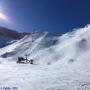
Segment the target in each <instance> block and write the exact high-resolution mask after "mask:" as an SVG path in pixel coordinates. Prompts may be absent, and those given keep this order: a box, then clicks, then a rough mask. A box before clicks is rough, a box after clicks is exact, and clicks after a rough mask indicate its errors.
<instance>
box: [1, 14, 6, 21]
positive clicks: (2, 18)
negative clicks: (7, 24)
mask: <svg viewBox="0 0 90 90" xmlns="http://www.w3.org/2000/svg"><path fill="white" fill-rule="evenodd" d="M0 20H4V21H7V16H5V15H4V14H3V13H0Z"/></svg>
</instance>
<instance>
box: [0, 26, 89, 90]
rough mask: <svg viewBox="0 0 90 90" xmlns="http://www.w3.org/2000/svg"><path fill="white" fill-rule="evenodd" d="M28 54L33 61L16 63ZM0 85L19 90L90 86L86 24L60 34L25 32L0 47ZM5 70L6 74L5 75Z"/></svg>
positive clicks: (80, 89) (69, 89) (83, 89)
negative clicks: (30, 62)
mask: <svg viewBox="0 0 90 90" xmlns="http://www.w3.org/2000/svg"><path fill="white" fill-rule="evenodd" d="M25 54H28V59H29V60H30V59H33V60H34V64H33V65H31V64H17V63H16V60H17V57H18V56H23V57H24V56H25ZM0 55H1V59H0V63H1V64H0V76H1V78H0V86H3V85H6V86H11V87H12V86H16V87H18V88H19V90H90V25H88V26H86V27H84V28H79V29H75V30H74V31H72V32H68V33H66V34H64V35H62V36H56V35H51V34H50V33H48V32H41V33H39V32H37V33H32V34H30V35H26V36H25V37H24V38H22V39H20V40H18V41H17V42H15V43H13V44H11V45H9V46H6V47H4V48H1V49H0ZM6 73H7V75H5V74H6Z"/></svg>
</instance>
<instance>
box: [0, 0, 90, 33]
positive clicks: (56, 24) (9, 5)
mask: <svg viewBox="0 0 90 90" xmlns="http://www.w3.org/2000/svg"><path fill="white" fill-rule="evenodd" d="M0 9H1V13H4V14H5V15H6V16H8V17H9V18H10V20H11V22H5V21H2V20H0V26H4V27H8V28H11V29H14V30H17V31H22V32H25V31H26V32H31V31H34V30H38V31H49V32H53V33H59V34H62V33H66V32H68V31H70V30H72V29H73V28H79V27H84V26H85V25H86V24H89V23H90V0H0Z"/></svg>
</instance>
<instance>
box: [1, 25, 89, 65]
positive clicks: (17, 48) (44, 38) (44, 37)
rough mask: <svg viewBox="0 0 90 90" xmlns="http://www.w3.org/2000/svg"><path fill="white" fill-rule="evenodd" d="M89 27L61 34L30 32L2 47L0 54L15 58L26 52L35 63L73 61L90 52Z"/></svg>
mask: <svg viewBox="0 0 90 90" xmlns="http://www.w3.org/2000/svg"><path fill="white" fill-rule="evenodd" d="M89 28H90V26H86V27H85V28H81V29H79V30H74V31H73V32H69V33H66V34H64V35H62V36H54V35H52V34H49V33H48V32H37V33H32V34H30V35H26V36H25V37H24V38H22V39H21V40H19V41H17V42H16V43H14V44H12V45H10V46H7V47H5V48H2V49H1V50H0V55H1V56H2V57H5V58H6V57H7V58H9V59H10V58H11V59H14V60H16V59H17V57H18V56H23V57H24V56H25V54H28V59H34V60H35V63H42V64H48V63H54V62H56V61H59V62H61V61H62V62H64V60H67V62H69V60H71V61H75V60H77V59H79V58H80V57H81V56H85V54H86V53H87V55H88V54H89V52H90V50H89V48H90V47H89V45H90V40H89V39H90V36H89V33H90V30H89ZM2 51H3V52H2ZM88 58H89V55H88ZM72 59H73V60H72Z"/></svg>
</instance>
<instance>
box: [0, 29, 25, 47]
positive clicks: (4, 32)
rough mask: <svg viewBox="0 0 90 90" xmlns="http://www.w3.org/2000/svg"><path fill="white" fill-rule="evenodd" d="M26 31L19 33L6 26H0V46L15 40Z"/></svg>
mask: <svg viewBox="0 0 90 90" xmlns="http://www.w3.org/2000/svg"><path fill="white" fill-rule="evenodd" d="M26 34H27V33H20V32H17V31H14V30H11V29H8V28H4V27H0V47H3V46H6V45H8V44H10V43H11V41H15V40H18V39H21V38H22V37H24V36H25V35H26Z"/></svg>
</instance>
